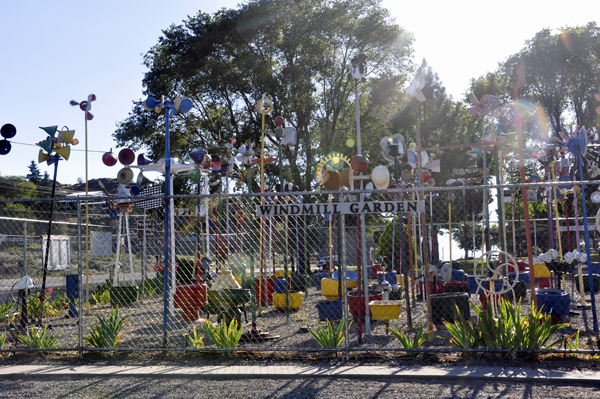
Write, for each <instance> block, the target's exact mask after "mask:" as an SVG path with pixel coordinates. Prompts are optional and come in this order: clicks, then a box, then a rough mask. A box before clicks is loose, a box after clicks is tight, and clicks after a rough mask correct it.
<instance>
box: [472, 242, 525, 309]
mask: <svg viewBox="0 0 600 399" xmlns="http://www.w3.org/2000/svg"><path fill="white" fill-rule="evenodd" d="M496 258H497V259H505V261H504V263H500V264H499V265H498V264H497V262H496ZM478 268H479V270H478ZM473 270H474V274H475V282H476V283H477V287H478V291H479V290H481V291H482V292H484V293H485V294H486V295H488V296H489V295H502V294H506V293H507V292H509V291H510V292H512V295H513V298H515V291H514V287H515V284H516V283H517V282H518V281H519V266H518V265H517V258H515V257H514V256H513V255H511V254H509V253H507V252H504V251H497V250H494V251H488V252H485V253H484V254H482V255H481V256H480V257H479V258H477V259H476V260H475V264H474V268H473ZM508 270H512V271H513V272H514V273H515V274H514V279H513V280H512V281H509V280H508V278H507V277H506V275H507V274H508ZM498 280H504V282H503V285H502V288H501V289H500V290H499V291H496V290H495V287H496V286H495V284H496V283H495V281H498ZM494 302H495V301H492V303H494Z"/></svg>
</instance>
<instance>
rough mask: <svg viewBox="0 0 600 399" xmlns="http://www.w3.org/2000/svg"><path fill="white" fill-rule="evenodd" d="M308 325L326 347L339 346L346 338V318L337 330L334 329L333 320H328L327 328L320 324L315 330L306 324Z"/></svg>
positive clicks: (309, 329)
mask: <svg viewBox="0 0 600 399" xmlns="http://www.w3.org/2000/svg"><path fill="white" fill-rule="evenodd" d="M350 324H352V323H350ZM306 327H307V328H308V332H309V333H310V334H311V335H312V336H313V337H314V338H315V339H316V340H317V342H318V343H319V344H320V345H321V347H323V348H325V349H335V348H337V347H338V346H339V345H340V344H341V343H342V340H343V339H344V319H342V321H341V322H340V325H339V326H338V328H337V330H335V331H334V330H333V326H332V323H331V321H328V322H327V328H323V327H321V326H319V327H318V328H317V329H316V330H314V331H313V330H312V329H311V328H310V326H309V325H308V323H307V324H306Z"/></svg>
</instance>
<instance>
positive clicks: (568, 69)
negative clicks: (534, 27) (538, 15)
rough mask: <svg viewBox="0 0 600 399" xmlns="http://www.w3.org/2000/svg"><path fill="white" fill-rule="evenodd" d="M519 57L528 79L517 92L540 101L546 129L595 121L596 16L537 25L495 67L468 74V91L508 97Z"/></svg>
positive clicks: (599, 33)
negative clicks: (573, 23) (557, 25)
mask: <svg viewBox="0 0 600 399" xmlns="http://www.w3.org/2000/svg"><path fill="white" fill-rule="evenodd" d="M520 63H523V64H524V65H525V71H526V78H527V84H526V85H525V86H523V87H522V88H521V89H520V91H519V96H520V97H521V98H522V99H525V100H529V101H531V102H533V103H534V104H539V105H540V106H541V107H542V109H543V110H544V111H545V116H546V118H547V122H548V125H549V129H550V130H551V133H553V134H554V135H555V134H556V132H558V131H562V130H563V128H564V126H565V125H568V124H571V123H575V124H577V125H579V126H583V125H585V126H588V127H591V126H595V125H596V124H597V121H596V115H595V111H594V110H595V108H596V106H597V102H596V101H595V100H594V93H595V92H597V90H598V87H599V85H600V27H598V25H597V23H596V22H590V23H588V24H587V25H585V26H581V27H575V28H569V27H566V28H562V29H561V30H560V32H558V33H555V32H553V31H552V30H550V29H543V30H541V31H540V32H538V33H536V34H535V36H534V37H533V38H532V39H531V40H528V41H527V42H526V45H525V47H524V48H523V49H522V50H521V51H519V52H518V53H516V54H513V55H511V56H510V57H508V59H507V60H506V61H504V62H503V63H501V64H500V65H499V67H498V69H497V70H496V72H494V73H488V74H487V75H486V76H484V77H480V78H479V79H477V80H473V81H472V82H471V91H473V92H475V93H476V95H478V94H477V92H478V93H480V94H483V93H487V94H495V95H499V96H501V97H502V99H503V101H504V102H508V101H511V100H510V99H511V97H512V86H513V84H514V77H515V69H516V67H517V65H518V64H520ZM468 94H469V93H467V95H468ZM480 94H479V95H480ZM544 133H546V132H544ZM542 139H543V140H544V139H545V137H543V138H542Z"/></svg>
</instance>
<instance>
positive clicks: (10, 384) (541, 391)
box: [0, 378, 600, 399]
mask: <svg viewBox="0 0 600 399" xmlns="http://www.w3.org/2000/svg"><path fill="white" fill-rule="evenodd" d="M0 397H3V398H40V397H43V398H86V399H88V398H89V399H93V398H128V399H142V398H144V399H146V398H165V399H169V398H173V399H181V398H217V399H218V398H286V399H288V398H289V399H292V398H293V399H304V398H307V399H308V398H311V399H312V398H340V399H370V398H381V399H386V398H431V399H443V398H477V399H491V398H515V399H516V398H519V399H521V398H543V399H550V398H578V399H583V398H600V390H598V388H597V387H594V386H589V385H581V384H580V385H578V384H573V385H565V384H563V383H560V384H539V383H530V382H529V383H510V382H483V381H458V382H452V381H442V382H440V381H427V382H425V381H422V380H418V381H414V380H406V379H404V380H394V379H381V380H348V379H331V378H302V379H298V378H287V379H252V378H249V379H235V380H223V379H209V380H207V379H188V378H185V379H159V380H155V379H152V378H112V379H108V378H90V379H86V380H75V381H60V382H56V381H34V380H29V381H28V380H17V381H7V380H3V381H0Z"/></svg>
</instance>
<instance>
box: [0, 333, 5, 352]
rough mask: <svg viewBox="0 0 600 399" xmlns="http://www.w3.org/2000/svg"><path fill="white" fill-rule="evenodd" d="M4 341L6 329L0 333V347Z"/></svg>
mask: <svg viewBox="0 0 600 399" xmlns="http://www.w3.org/2000/svg"><path fill="white" fill-rule="evenodd" d="M5 342H6V331H4V334H2V335H0V349H2V347H3V346H4V343H5Z"/></svg>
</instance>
